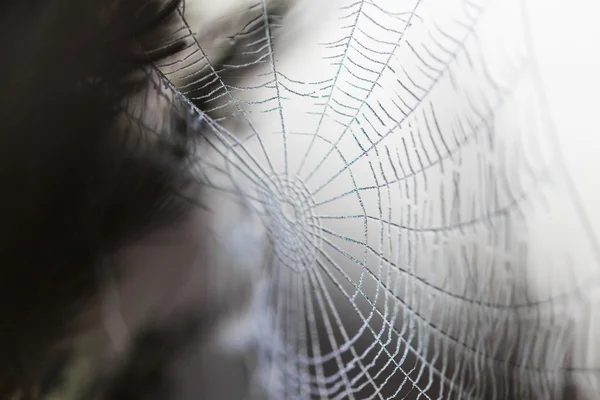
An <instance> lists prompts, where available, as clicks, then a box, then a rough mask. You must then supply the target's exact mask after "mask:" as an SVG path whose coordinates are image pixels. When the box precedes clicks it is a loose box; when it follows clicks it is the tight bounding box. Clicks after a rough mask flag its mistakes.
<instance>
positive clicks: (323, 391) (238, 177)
mask: <svg viewBox="0 0 600 400" xmlns="http://www.w3.org/2000/svg"><path fill="white" fill-rule="evenodd" d="M307 7H313V5H311V6H307ZM314 7H317V6H314ZM319 7H321V10H320V13H321V14H323V15H325V16H326V17H324V18H325V19H324V21H325V20H326V22H323V23H320V24H316V23H315V26H312V25H311V28H310V29H308V30H305V31H303V32H302V35H303V36H301V35H300V34H294V31H293V29H290V30H291V33H289V32H288V33H287V36H286V30H285V29H283V28H282V29H281V35H279V34H276V33H278V32H279V31H278V29H279V27H280V24H281V18H279V17H278V16H277V15H276V13H275V14H273V13H272V10H271V9H270V3H269V2H268V1H266V0H263V1H262V2H259V3H257V4H253V5H250V6H249V7H248V9H246V10H244V11H245V12H247V13H248V15H249V16H250V17H249V21H248V23H247V24H245V25H244V28H243V30H242V31H241V32H240V33H238V34H237V35H235V36H234V37H232V38H230V39H229V40H231V43H232V44H233V43H234V42H235V43H236V44H237V49H238V54H237V55H234V56H233V57H232V58H230V59H229V60H226V61H225V62H223V63H221V64H218V63H216V62H213V61H212V60H211V56H210V55H209V53H211V49H209V48H206V47H203V46H202V44H201V43H198V42H197V41H196V40H194V39H193V37H192V36H191V32H192V28H191V27H190V25H189V24H187V23H186V22H185V15H186V10H185V8H183V9H182V10H180V15H179V17H180V18H182V21H184V23H182V24H181V27H182V28H181V30H180V31H178V32H177V33H176V34H177V35H178V37H186V38H187V40H188V43H189V47H188V48H187V49H186V50H185V51H184V52H183V53H182V55H181V56H180V57H179V60H177V62H174V63H169V64H164V65H161V66H159V68H160V69H161V70H162V71H163V72H164V73H165V75H166V76H167V77H173V76H179V77H181V76H185V77H186V78H188V79H189V78H190V77H193V79H194V83H193V84H190V85H186V86H183V87H180V90H181V92H182V93H183V94H184V95H186V96H187V97H188V98H190V99H195V100H196V101H199V102H201V103H202V104H203V107H204V110H205V111H206V113H207V115H205V116H204V118H205V119H206V121H207V122H208V124H209V125H210V128H211V135H209V136H208V137H207V138H206V143H205V145H206V146H207V147H209V148H210V149H211V151H212V154H213V156H211V157H205V158H203V159H202V160H199V163H200V171H199V173H201V174H202V176H203V179H204V180H206V181H207V182H208V183H209V185H210V186H212V187H213V188H215V189H216V190H219V191H221V192H223V193H230V194H231V196H235V197H239V198H243V199H245V200H246V201H249V202H250V203H252V205H253V207H254V208H255V210H256V211H257V212H258V213H260V214H261V215H262V216H263V217H264V220H265V224H266V226H267V230H268V233H269V235H270V238H271V241H272V244H273V249H274V266H273V271H272V274H271V277H270V282H269V286H270V290H269V299H268V304H269V306H270V309H271V311H272V319H273V321H274V323H273V326H272V327H265V329H273V328H274V329H275V330H276V332H277V340H273V338H272V336H266V337H268V338H269V340H265V343H262V345H261V351H262V352H261V354H262V362H263V364H264V370H263V379H265V380H266V383H267V385H268V386H269V387H270V389H271V392H272V394H271V397H272V398H274V399H288V398H302V399H309V398H327V399H400V398H407V399H446V398H457V399H492V398H522V399H527V398H532V399H544V398H562V391H561V390H562V386H563V385H565V384H567V383H569V382H571V380H572V379H574V378H572V375H573V374H574V373H575V372H577V373H578V374H581V375H584V376H589V375H590V374H594V373H595V370H587V371H583V370H581V369H577V368H575V364H574V361H573V357H574V356H573V354H572V351H571V349H572V347H573V333H574V328H573V327H574V326H575V325H576V323H579V321H580V320H581V318H583V317H582V315H583V311H574V310H583V309H585V307H584V306H583V304H585V300H586V297H587V294H588V293H590V292H591V290H592V289H594V288H596V287H597V283H598V274H597V270H596V269H595V268H594V267H593V265H596V263H597V262H598V251H597V242H596V240H595V239H594V237H593V236H592V234H591V233H590V231H589V230H586V229H587V228H586V223H587V222H586V221H587V217H586V215H585V211H583V210H582V208H581V206H580V204H579V202H578V199H577V195H576V193H575V191H574V190H573V187H572V184H571V183H570V177H569V175H568V173H567V172H566V169H565V167H564V160H563V159H562V157H561V152H560V148H559V146H558V145H557V141H556V139H555V138H554V136H553V134H554V133H553V132H554V131H553V130H554V127H553V126H552V123H551V120H552V119H551V117H550V114H549V110H548V106H547V105H546V100H545V97H544V91H543V87H542V86H541V84H540V83H539V82H540V80H539V71H538V70H537V67H536V58H535V55H534V53H533V50H532V46H531V38H530V32H529V27H528V14H527V4H526V3H525V2H524V1H519V0H496V1H495V0H487V1H484V0H469V1H466V0H423V1H420V0H402V1H391V0H377V1H367V0H364V1H355V0H336V1H332V2H327V4H326V5H321V6H319ZM296 11H297V10H296ZM317 14H318V13H317V12H315V13H314V14H311V15H313V16H315V15H317ZM284 28H285V26H284ZM240 43H241V44H240ZM211 54H212V53H211ZM242 72H243V74H242ZM557 215H560V217H559V218H558V217H557ZM563 222H564V224H565V225H568V226H569V227H570V228H572V229H573V230H574V231H577V232H581V233H580V236H581V238H580V239H578V240H573V241H571V242H565V241H563V240H561V237H562V236H563V235H564V230H563V228H561V229H557V228H556V226H555V225H556V224H557V223H558V224H559V225H560V224H561V223H563ZM541 232H543V233H544V234H545V235H547V236H546V237H547V238H549V242H551V243H553V244H555V245H553V246H550V247H548V246H545V245H544V244H541V243H539V241H536V240H535V238H536V237H537V236H536V235H539V234H540V233H541ZM590 260H591V261H590ZM580 265H592V267H590V268H589V269H585V268H584V270H581V268H580V269H579V270H577V271H576V270H575V266H580Z"/></svg>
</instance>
